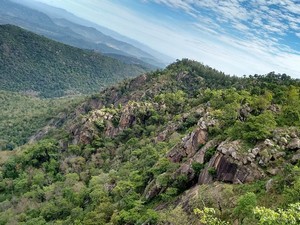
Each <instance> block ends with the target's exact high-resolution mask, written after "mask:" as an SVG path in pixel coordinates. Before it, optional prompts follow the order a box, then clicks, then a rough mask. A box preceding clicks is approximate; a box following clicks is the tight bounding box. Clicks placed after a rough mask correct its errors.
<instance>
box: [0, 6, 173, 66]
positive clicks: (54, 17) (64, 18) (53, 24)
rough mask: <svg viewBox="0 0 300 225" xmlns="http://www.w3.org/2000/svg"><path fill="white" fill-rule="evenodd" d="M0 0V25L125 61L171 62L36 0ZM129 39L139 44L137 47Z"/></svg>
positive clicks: (143, 62)
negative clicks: (14, 27)
mask: <svg viewBox="0 0 300 225" xmlns="http://www.w3.org/2000/svg"><path fill="white" fill-rule="evenodd" d="M0 1H1V8H0V24H13V25H17V26H20V27H22V28H25V29H27V30H30V31H32V32H34V33H37V34H40V35H44V36H46V37H48V38H51V39H54V40H56V41H59V42H63V43H65V44H68V45H72V46H74V47H79V48H84V49H91V50H95V51H98V52H101V53H102V54H107V55H109V56H111V57H114V58H117V59H121V60H122V61H123V62H125V63H135V64H140V65H143V66H148V67H156V68H162V67H164V66H165V65H166V63H168V62H170V61H172V59H170V58H167V56H164V55H163V54H160V53H158V52H156V51H154V50H152V49H150V48H149V47H146V46H144V45H142V44H140V43H138V42H136V41H133V40H130V39H129V38H126V37H123V36H122V35H119V34H117V33H116V32H113V31H110V30H109V29H107V28H103V27H101V26H98V25H96V24H93V23H91V22H89V21H85V20H83V19H81V18H78V17H76V16H75V15H73V14H71V13H69V12H67V11H65V10H63V9H59V8H55V7H51V6H48V5H46V4H42V3H38V2H34V1H26V0H25V1H16V0H0ZM101 31H104V32H106V34H104V32H101ZM107 34H108V35H107ZM112 36H115V37H117V38H118V39H119V40H117V39H116V38H113V37H112ZM120 39H121V40H120ZM128 42H131V43H133V44H135V45H138V47H135V46H134V45H133V44H130V43H128ZM139 47H141V48H143V50H141V49H140V48H139ZM153 55H155V56H153Z"/></svg>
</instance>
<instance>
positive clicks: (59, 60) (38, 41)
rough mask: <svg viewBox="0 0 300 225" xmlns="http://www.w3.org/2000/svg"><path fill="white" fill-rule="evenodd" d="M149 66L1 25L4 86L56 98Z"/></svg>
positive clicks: (92, 89)
mask: <svg viewBox="0 0 300 225" xmlns="http://www.w3.org/2000/svg"><path fill="white" fill-rule="evenodd" d="M148 70H149V69H148V68H146V67H143V66H140V65H132V64H126V63H123V62H121V61H120V60H117V59H114V58H111V57H108V56H104V55H101V54H99V53H96V52H93V51H90V50H82V49H79V48H75V47H71V46H68V45H65V44H62V43H59V42H56V41H52V40H50V39H47V38H45V37H42V36H39V35H36V34H34V33H31V32H28V31H25V30H23V29H21V28H19V27H16V26H13V25H1V26H0V80H1V82H0V89H1V90H9V91H30V92H34V93H35V92H36V93H38V94H39V95H40V96H44V97H55V96H63V95H65V94H72V93H93V92H96V91H99V90H101V89H102V88H104V87H106V86H107V85H110V84H114V83H116V82H118V81H120V80H123V79H125V78H127V77H134V76H137V75H139V74H141V73H144V72H145V71H148Z"/></svg>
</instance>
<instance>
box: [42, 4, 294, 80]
mask: <svg viewBox="0 0 300 225" xmlns="http://www.w3.org/2000/svg"><path fill="white" fill-rule="evenodd" d="M37 1H40V2H43V3H46V4H49V5H52V6H56V7H59V8H63V9H65V10H67V11H69V12H71V13H73V14H75V15H77V16H79V17H82V18H84V19H87V20H90V21H92V22H94V23H97V24H99V25H101V26H104V27H107V28H110V29H112V30H114V31H117V32H118V33H120V34H122V35H125V36H128V37H130V38H132V39H135V40H138V41H139V42H142V43H144V44H146V45H148V46H150V47H151V48H153V49H155V50H157V51H160V52H162V53H164V54H166V55H169V56H171V57H172V58H175V59H181V58H190V59H194V60H197V61H199V62H202V63H204V64H206V65H209V66H211V67H214V68H216V69H218V70H221V71H223V72H225V73H227V74H231V75H238V76H241V75H249V74H256V73H257V74H266V73H268V72H271V71H275V72H277V73H286V74H288V75H290V76H292V77H297V78H300V0H37Z"/></svg>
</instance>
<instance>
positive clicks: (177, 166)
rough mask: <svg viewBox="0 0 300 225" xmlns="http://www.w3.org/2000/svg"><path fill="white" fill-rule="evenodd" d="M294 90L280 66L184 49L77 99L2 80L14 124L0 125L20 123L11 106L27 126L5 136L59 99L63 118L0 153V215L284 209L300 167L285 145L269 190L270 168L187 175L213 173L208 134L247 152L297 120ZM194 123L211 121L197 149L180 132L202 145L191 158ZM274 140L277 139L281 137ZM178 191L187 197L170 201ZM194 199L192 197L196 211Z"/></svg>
mask: <svg viewBox="0 0 300 225" xmlns="http://www.w3.org/2000/svg"><path fill="white" fill-rule="evenodd" d="M75 55H76V54H75ZM299 90H300V88H299V83H298V81H297V80H293V79H290V78H289V77H288V76H284V75H280V74H277V75H276V74H267V75H264V76H260V75H256V76H251V77H246V78H238V77H229V76H226V75H225V74H223V73H221V72H219V71H216V70H213V69H211V68H209V67H207V66H204V65H202V64H199V63H197V62H194V61H190V60H181V61H178V62H176V63H174V64H171V65H170V66H168V68H166V69H165V70H163V71H155V72H153V73H151V74H148V75H147V76H145V77H144V76H143V77H139V78H137V79H135V80H131V81H124V82H123V83H121V84H119V85H118V86H116V87H113V88H110V89H107V90H105V91H103V92H101V93H100V94H98V95H93V96H91V97H90V98H89V99H87V101H85V102H84V103H83V104H80V105H79V106H77V107H76V104H77V103H79V102H80V101H81V100H74V101H73V100H71V99H67V98H66V99H65V98H61V99H51V100H50V99H48V100H47V99H39V98H33V97H28V96H27V97H24V96H20V95H17V94H12V93H10V94H8V93H7V92H3V94H2V96H4V97H3V98H4V99H6V100H3V102H2V104H4V105H5V108H7V110H4V109H3V112H5V113H4V114H3V115H5V118H3V121H6V120H7V118H10V117H9V116H10V115H13V116H14V117H13V118H12V120H10V121H9V122H10V123H12V124H13V126H9V124H7V123H5V122H3V123H5V124H6V125H5V126H6V127H7V128H9V129H7V131H5V127H4V131H5V132H6V134H9V135H10V133H9V132H15V130H14V127H18V125H20V124H21V125H22V121H21V119H20V118H29V119H26V121H27V120H28V121H29V122H26V123H25V122H24V124H25V125H24V126H23V125H22V126H23V127H25V126H26V127H28V130H27V131H26V132H25V133H24V134H23V132H20V134H22V135H20V136H19V138H16V139H15V140H14V143H18V144H19V143H20V144H22V143H24V142H25V140H26V138H27V137H28V136H29V135H31V134H32V133H34V131H35V130H36V129H38V128H39V127H40V126H43V125H45V124H46V122H48V121H49V120H51V118H53V116H54V115H56V114H57V113H58V112H60V111H61V110H62V111H63V113H62V114H60V116H62V118H63V119H62V120H60V118H61V117H60V116H57V117H58V118H56V119H58V120H56V119H55V118H54V120H53V121H54V124H56V122H57V121H59V122H58V123H59V124H58V126H59V127H60V130H59V129H55V130H54V132H52V133H49V134H48V135H47V136H46V137H43V138H42V139H41V140H40V141H38V142H36V143H32V144H27V145H25V146H22V147H21V148H20V149H18V150H14V151H12V153H13V154H11V157H10V158H7V157H6V158H5V160H1V162H0V163H1V165H0V223H1V224H35V223H36V224H164V223H165V224H168V223H172V224H197V223H199V219H200V222H201V223H203V224H205V223H206V224H229V223H233V222H234V221H233V220H237V219H239V220H240V221H241V222H243V223H244V224H249V225H250V224H256V223H257V222H258V221H259V219H260V218H262V217H260V214H256V215H257V220H256V218H255V216H254V214H253V213H251V212H252V209H253V208H255V207H256V206H259V207H262V206H264V207H268V208H270V210H274V212H275V214H276V213H279V212H281V211H282V210H279V209H278V210H275V208H281V209H284V207H286V206H287V205H288V204H290V203H291V204H294V203H296V202H299V193H300V192H299V187H300V185H299V184H300V182H299V168H298V166H297V165H292V164H291V163H290V162H289V161H288V160H289V158H291V157H292V155H293V154H294V153H295V152H294V151H293V150H291V151H286V156H285V158H283V159H282V162H281V161H280V166H281V167H282V168H286V169H285V170H284V171H282V173H280V172H279V173H278V174H276V176H273V177H272V179H273V180H274V184H273V186H272V188H271V189H270V191H269V192H267V191H266V188H265V187H266V182H267V180H268V179H269V178H270V177H266V180H264V179H263V180H259V181H253V183H247V184H240V185H237V184H234V185H233V184H230V183H226V184H225V183H222V182H214V183H212V184H206V185H200V186H195V188H194V185H195V184H196V182H197V178H198V175H199V174H200V173H201V171H202V169H203V168H205V169H208V172H209V174H211V175H212V176H214V178H215V176H216V175H217V170H216V169H215V168H214V167H211V168H208V167H209V165H210V164H209V161H210V160H211V158H212V157H213V156H215V154H216V152H217V151H219V149H218V147H217V146H216V145H217V144H214V143H221V142H222V141H224V140H226V139H227V140H233V139H240V142H241V143H242V144H243V145H241V148H243V149H241V151H244V152H246V151H247V150H248V147H245V146H249V145H254V144H255V145H256V144H260V143H261V141H263V140H264V139H265V138H268V137H272V136H273V131H274V130H275V129H278V128H280V129H287V130H289V129H292V128H290V125H293V124H294V125H295V126H296V127H295V128H293V129H294V130H296V131H297V130H298V128H299V127H297V126H299V125H298V122H299V121H294V122H293V121H292V120H293V119H295V120H297V114H298V113H300V111H299V109H298V107H296V106H297V105H300V102H299V96H298V93H299ZM7 96H9V97H7ZM13 101H14V102H15V103H13ZM77 101H78V102H77ZM291 103H292V104H293V105H291ZM14 104H15V105H14ZM26 106H28V107H30V109H31V113H32V114H30V113H29V111H30V110H29V111H28V110H26ZM293 106H295V107H294V108H293ZM65 108H67V109H65ZM75 108H76V109H75ZM14 110H15V111H16V114H14V112H13V111H14ZM48 110H49V112H48ZM74 110H75V111H74ZM287 112H290V114H288V115H294V116H293V119H290V118H288V116H287V115H286V113H287ZM22 113H23V114H22ZM3 117H4V116H3ZM45 117H47V119H45ZM204 120H205V121H204ZM206 120H207V121H206ZM0 121H1V120H0ZM203 121H204V122H205V124H204V122H203ZM29 123H30V124H29ZM0 124H1V123H0ZM37 124H38V125H37ZM208 124H209V125H208ZM30 125H31V126H32V127H31V126H30ZM200 126H201V127H202V128H203V130H206V128H207V130H208V131H209V134H208V139H209V141H211V142H209V143H210V144H212V145H209V146H212V147H210V148H208V149H207V146H208V145H205V146H203V147H202V145H201V149H200V148H199V145H198V144H196V143H195V142H194V141H191V142H189V143H188V144H190V145H191V146H193V148H195V149H196V150H195V151H197V156H199V158H197V159H195V158H194V157H189V156H187V154H190V153H188V152H187V151H185V150H188V149H186V147H187V146H188V145H184V144H186V143H187V141H188V140H191V138H190V137H192V136H193V135H195V134H196V132H194V131H195V130H196V129H197V130H198V128H199V127H200ZM16 129H17V128H16ZM23 129H25V128H23ZM211 129H212V130H211ZM19 130H21V129H19ZM4 131H1V132H3V134H2V136H4V134H5V132H4ZM212 131H213V132H212ZM31 132H32V133H31ZM295 133H297V132H295ZM14 134H15V133H14ZM12 137H16V135H15V136H12ZM25 137H26V138H25ZM193 137H195V136H193ZM286 138H287V139H288V140H290V139H291V136H289V137H288V136H287V135H286ZM203 149H206V152H205V154H204V155H203V154H202V153H203V152H202V150H203ZM274 149H275V147H274ZM171 150H172V152H175V156H174V158H172V157H173V155H170V154H169V153H170V151H171ZM176 150H178V151H176ZM181 150H183V151H181ZM277 150H278V151H279V150H280V151H284V145H283V146H281V147H279V148H278V149H277ZM5 152H7V151H5ZM244 152H243V153H244ZM198 153H199V154H198ZM200 153H201V154H202V155H201V154H200ZM0 156H2V155H1V154H0ZM177 156H178V158H177ZM202 160H203V161H204V162H203V163H200V162H202ZM253 163H256V162H253ZM276 163H277V162H276ZM295 164H296V163H295ZM271 166H274V164H273V162H271ZM275 166H276V165H275ZM270 168H271V167H270ZM262 169H266V170H268V169H269V167H267V168H262ZM195 174H196V175H195ZM266 174H267V173H266ZM267 176H269V175H267ZM191 187H193V188H192V189H190V188H191ZM197 188H198V189H197ZM188 189H190V190H189V191H187V190H188ZM186 191H187V192H186ZM190 191H191V192H192V193H191V192H190ZM194 191H195V192H194ZM196 191H198V192H196ZM183 193H184V194H183ZM191 196H195V198H197V201H195V203H191V204H195V206H191V205H190V204H186V203H185V200H184V198H187V199H188V201H190V202H192V197H191ZM179 197H180V198H179ZM181 199H182V200H183V201H184V202H183V204H182V206H184V208H181V207H179V206H178V207H175V208H172V207H174V204H176V205H177V204H178V202H180V200H181ZM269 200H270V201H271V203H270V201H269ZM297 207H298V206H297ZM191 208H198V210H195V211H196V213H197V215H198V216H200V218H199V217H198V218H196V216H195V215H194V214H193V213H192V210H191ZM154 209H155V210H154ZM158 209H159V210H158ZM258 209H261V208H258ZM291 210H294V209H292V208H291ZM265 211H266V210H265ZM284 211H285V212H286V213H289V212H287V211H288V210H284ZM268 212H269V211H268ZM273 214H274V213H273ZM273 214H272V215H273ZM279 214H280V213H279ZM276 215H277V214H276ZM293 215H294V214H293ZM224 221H228V222H224Z"/></svg>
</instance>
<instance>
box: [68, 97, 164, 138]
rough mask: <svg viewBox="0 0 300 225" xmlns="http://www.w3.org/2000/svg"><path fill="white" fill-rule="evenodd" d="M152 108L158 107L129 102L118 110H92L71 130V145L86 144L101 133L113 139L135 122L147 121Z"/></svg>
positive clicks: (144, 103)
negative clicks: (72, 137) (72, 138)
mask: <svg viewBox="0 0 300 225" xmlns="http://www.w3.org/2000/svg"><path fill="white" fill-rule="evenodd" d="M154 107H156V108H157V107H159V106H158V105H154V104H150V103H146V102H142V103H141V102H133V101H130V102H128V104H126V105H125V106H123V107H122V108H120V109H119V108H112V109H111V108H105V107H103V108H101V109H97V110H93V111H91V112H90V113H89V114H88V115H87V116H86V117H84V118H83V119H82V121H81V125H79V126H78V128H76V127H73V128H71V131H72V134H73V136H74V140H73V144H77V143H83V144H88V143H90V142H91V141H92V139H93V138H94V137H95V135H99V133H101V132H102V134H103V135H105V136H106V137H110V138H112V137H115V136H116V135H118V134H119V133H120V132H122V131H123V130H125V129H127V128H130V127H132V126H133V125H134V124H136V122H137V120H139V122H141V123H143V120H146V119H147V117H148V116H149V115H150V111H151V110H152V109H153V108H154ZM139 110H141V111H142V113H141V112H139Z"/></svg>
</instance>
